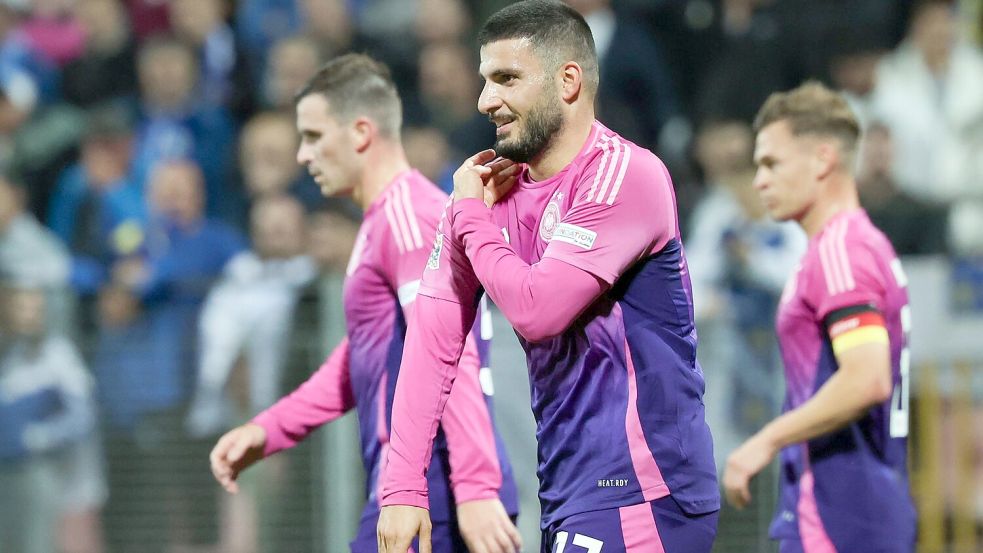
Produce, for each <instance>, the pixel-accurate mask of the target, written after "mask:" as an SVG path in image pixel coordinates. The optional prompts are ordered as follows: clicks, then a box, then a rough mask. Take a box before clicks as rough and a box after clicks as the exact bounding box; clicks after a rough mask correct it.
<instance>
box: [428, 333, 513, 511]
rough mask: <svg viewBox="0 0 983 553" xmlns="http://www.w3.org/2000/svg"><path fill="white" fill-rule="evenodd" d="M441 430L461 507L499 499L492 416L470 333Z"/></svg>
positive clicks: (451, 475) (452, 484) (500, 480)
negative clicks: (476, 502) (480, 378)
mask: <svg viewBox="0 0 983 553" xmlns="http://www.w3.org/2000/svg"><path fill="white" fill-rule="evenodd" d="M458 368H459V370H458V372H457V378H456V379H455V380H454V386H453V387H452V388H451V392H450V396H449V398H448V400H447V407H446V408H445V409H444V415H443V417H441V419H440V426H441V428H442V429H443V430H444V436H446V438H447V447H448V452H449V457H450V468H451V471H450V481H451V487H452V488H453V490H454V500H455V501H456V502H457V503H464V502H465V501H473V500H476V499H491V498H495V497H498V490H499V489H500V488H501V487H502V471H501V466H500V465H499V460H498V450H497V448H496V446H495V434H494V432H493V430H492V420H491V413H489V412H488V404H486V403H485V395H484V393H482V391H481V383H480V381H479V378H478V377H479V372H480V370H481V363H480V361H479V357H478V348H477V345H476V344H475V341H474V333H469V334H468V338H467V343H466V344H465V346H464V353H463V354H462V355H461V360H460V362H459V363H458Z"/></svg>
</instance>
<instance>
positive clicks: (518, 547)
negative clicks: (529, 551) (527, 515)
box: [505, 520, 522, 551]
mask: <svg viewBox="0 0 983 553" xmlns="http://www.w3.org/2000/svg"><path fill="white" fill-rule="evenodd" d="M505 535H506V536H507V537H508V539H509V541H510V542H512V545H513V546H514V548H515V549H514V550H515V551H522V536H521V535H520V534H519V529H518V528H516V527H515V524H513V523H512V521H511V520H509V521H508V524H506V525H505Z"/></svg>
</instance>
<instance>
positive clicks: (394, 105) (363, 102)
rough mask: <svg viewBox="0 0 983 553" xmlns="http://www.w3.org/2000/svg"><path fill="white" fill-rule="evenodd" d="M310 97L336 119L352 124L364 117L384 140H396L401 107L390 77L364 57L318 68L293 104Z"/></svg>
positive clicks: (345, 57)
mask: <svg viewBox="0 0 983 553" xmlns="http://www.w3.org/2000/svg"><path fill="white" fill-rule="evenodd" d="M311 94H320V95H322V96H324V98H325V99H326V100H327V101H328V109H329V110H331V113H332V114H333V115H334V116H335V117H337V118H339V119H342V120H345V121H351V120H353V119H355V118H356V117H359V116H362V115H367V116H369V117H371V118H372V120H373V121H375V122H376V124H377V125H379V130H380V132H381V133H382V134H383V135H384V136H386V137H388V138H392V139H398V138H399V130H400V127H401V126H402V124H403V106H402V102H401V101H400V99H399V93H398V92H397V91H396V85H395V83H393V80H392V74H391V73H390V71H389V68H388V67H386V65H385V64H383V63H382V62H379V61H376V60H375V59H373V58H371V57H369V56H367V55H365V54H345V55H342V56H338V57H336V58H334V59H332V60H331V61H329V62H327V63H326V64H324V65H322V66H321V68H320V69H319V70H318V71H317V73H315V74H314V76H313V77H311V79H310V80H309V81H307V84H305V85H304V87H303V88H301V89H300V91H299V92H297V95H296V96H295V97H294V101H295V103H299V102H300V101H301V100H302V99H304V98H305V97H307V96H309V95H311Z"/></svg>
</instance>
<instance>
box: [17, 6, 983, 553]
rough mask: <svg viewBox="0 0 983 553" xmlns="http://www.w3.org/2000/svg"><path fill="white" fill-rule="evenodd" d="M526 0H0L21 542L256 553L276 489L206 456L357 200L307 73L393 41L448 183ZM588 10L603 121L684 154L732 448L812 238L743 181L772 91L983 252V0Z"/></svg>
mask: <svg viewBox="0 0 983 553" xmlns="http://www.w3.org/2000/svg"><path fill="white" fill-rule="evenodd" d="M507 3H509V2H508V1H506V0H488V1H482V0H237V1H236V0H170V1H167V0H0V283H2V284H0V323H2V325H0V421H2V424H0V489H2V490H3V493H2V494H0V552H6V551H8V550H9V551H15V552H24V553H28V552H33V551H38V552H44V553H50V552H52V551H62V552H66V553H67V552H71V553H83V552H86V553H95V552H102V551H158V550H159V551H174V550H176V549H173V547H174V544H178V545H180V546H182V547H186V549H185V550H203V551H204V550H214V549H208V548H210V547H211V548H214V547H217V546H222V547H226V548H227V550H234V551H250V550H255V548H256V547H258V546H257V545H256V543H258V542H259V541H261V540H260V537H256V536H255V535H254V534H255V533H256V531H255V528H253V529H252V531H253V534H250V533H249V531H247V530H249V529H250V525H249V524H248V523H244V522H242V521H249V520H255V519H256V518H257V517H258V516H260V515H258V514H257V513H258V512H260V511H261V510H262V509H267V511H269V510H271V509H273V507H270V505H273V506H274V507H275V505H276V501H275V500H272V499H271V500H270V501H265V502H259V504H257V503H254V504H252V505H250V504H248V503H242V502H239V503H230V500H228V499H219V496H218V488H217V487H216V486H214V485H213V484H212V483H211V482H210V481H209V479H210V474H209V473H208V471H207V463H206V461H205V459H206V458H207V451H208V448H209V446H210V444H211V442H212V440H213V439H214V436H215V435H216V434H217V433H218V432H219V431H220V430H223V429H225V428H227V427H228V426H229V425H230V424H232V423H234V422H236V421H239V420H242V419H243V417H247V416H249V415H251V414H253V413H255V412H257V411H258V410H259V409H261V408H263V407H265V406H267V405H269V404H270V403H271V402H272V401H273V400H274V399H275V398H276V397H279V396H280V395H281V394H283V393H284V392H285V391H287V390H288V389H289V388H288V386H287V382H288V381H289V377H288V376H287V373H288V372H289V370H288V366H289V364H290V362H289V357H290V356H289V355H288V353H289V352H291V351H293V350H294V349H295V348H296V347H300V346H298V344H299V343H300V342H302V341H304V340H313V339H312V338H311V336H317V333H311V332H306V333H305V332H302V330H304V329H301V328H299V326H298V325H300V326H305V325H306V326H316V325H318V324H323V321H320V320H319V318H318V314H317V313H316V312H315V313H314V314H311V313H303V311H304V306H306V305H309V304H310V303H311V298H312V297H313V298H314V303H316V299H317V290H318V286H317V283H318V282H319V280H321V279H324V278H326V275H331V274H341V273H343V272H344V269H345V265H346V263H347V259H348V255H349V253H350V251H351V248H352V244H353V242H354V239H355V235H356V232H357V227H358V222H359V218H360V214H359V213H358V211H357V209H355V208H354V206H353V204H351V203H350V202H348V201H346V200H329V199H325V198H323V197H321V195H320V193H319V190H318V189H317V186H316V185H315V184H314V182H313V180H312V179H311V178H310V177H309V176H308V175H307V174H306V173H305V172H304V171H303V170H302V168H300V167H299V166H298V165H297V164H296V161H295V154H296V148H297V144H298V138H297V136H296V131H295V127H294V121H293V95H294V93H295V91H297V90H298V89H299V88H300V86H301V85H302V84H303V83H304V82H305V80H306V79H307V78H308V77H309V76H311V75H312V74H313V73H314V72H315V70H316V69H317V67H318V66H319V65H320V64H321V63H322V62H323V61H325V60H326V59H329V58H330V57H331V56H333V55H335V54H338V53H341V52H346V51H350V50H356V51H363V52H367V53H370V54H372V55H374V56H376V57H378V58H379V59H381V60H383V61H385V62H386V63H388V64H389V65H390V67H391V68H392V71H393V75H394V78H395V81H396V82H397V85H398V87H399V88H400V92H401V95H402V97H403V100H404V123H405V132H404V136H403V142H404V146H405V148H406V150H407V154H408V155H409V157H410V161H411V163H412V164H413V165H414V166H416V167H417V168H418V169H420V170H421V172H422V173H424V174H425V175H426V176H428V177H429V178H431V179H432V180H433V181H435V182H437V183H438V185H440V186H441V187H442V188H445V189H449V187H450V186H451V182H450V175H451V173H452V172H453V170H454V168H456V167H457V166H458V164H459V163H460V162H461V161H462V160H463V159H464V158H465V157H467V156H469V155H471V154H472V153H474V152H476V151H478V150H481V149H484V148H486V147H488V146H489V145H491V143H492V142H493V140H494V130H493V126H492V125H491V124H489V123H488V121H487V119H486V118H485V117H484V116H482V115H481V114H479V113H478V112H477V111H476V99H477V95H478V93H479V91H480V89H481V86H482V83H481V79H480V77H479V75H478V73H477V61H478V57H477V52H476V49H475V47H474V43H473V39H474V36H473V35H474V32H475V29H476V22H480V21H481V20H482V19H483V18H484V17H485V16H487V15H488V14H490V13H492V12H493V11H495V10H496V9H498V8H500V7H501V6H502V5H504V4H507ZM569 3H570V4H572V5H573V6H574V7H576V8H577V9H579V10H580V11H581V12H582V13H583V14H584V15H585V17H586V19H587V21H588V23H589V24H590V26H591V29H592V31H593V34H594V37H595V42H596V45H597V49H598V54H599V58H600V69H601V88H600V93H599V106H598V113H599V118H600V119H601V121H602V122H604V123H605V124H607V125H608V126H610V127H611V128H612V129H614V130H615V131H617V132H619V133H621V134H622V135H623V136H625V137H627V138H629V139H631V140H633V141H635V142H637V143H638V144H640V145H643V146H645V147H649V148H651V149H652V150H654V151H655V152H657V153H658V154H659V155H660V156H661V157H662V158H663V159H664V160H665V161H666V163H667V164H668V165H669V167H670V169H671V172H672V174H673V178H674V183H675V186H676V192H677V197H678V201H679V209H680V215H681V223H682V225H683V234H684V240H685V242H686V246H687V250H688V255H689V262H690V267H691V270H692V277H693V281H694V289H695V293H694V295H695V298H696V300H695V301H696V309H697V316H698V322H699V324H700V329H701V342H702V343H707V341H712V342H715V343H717V344H718V346H719V344H726V346H725V347H715V348H713V350H712V351H714V352H722V354H721V355H719V356H714V355H713V353H712V352H711V353H708V354H707V355H710V356H711V358H709V359H705V360H704V365H705V366H706V367H707V373H708V378H707V380H708V385H709V386H710V387H711V395H708V398H712V397H714V393H713V389H714V388H716V389H717V390H718V392H717V394H716V397H718V398H726V404H725V405H720V404H718V405H715V406H711V407H712V411H716V416H715V419H713V420H711V426H712V427H714V425H717V426H716V427H714V432H715V436H717V437H718V440H723V441H724V443H726V442H727V440H728V437H729V436H736V438H734V439H738V438H739V437H740V436H743V435H745V434H746V433H747V432H748V431H749V430H751V429H754V428H757V427H758V426H760V424H761V423H762V422H763V421H765V420H766V419H767V418H769V415H770V414H771V413H773V412H775V410H776V408H777V407H776V406H775V405H774V401H775V397H776V387H777V386H779V385H780V381H777V380H776V378H775V376H776V375H777V374H778V368H777V362H776V352H775V343H774V338H773V332H772V326H771V325H772V320H773V318H772V317H773V312H774V308H775V305H776V302H777V297H778V295H779V293H780V290H781V287H782V285H783V283H784V280H785V277H786V276H787V275H788V274H789V272H790V271H791V270H792V268H793V267H794V266H795V265H796V263H797V261H798V258H799V256H800V255H801V253H802V252H803V250H804V248H805V238H804V236H803V235H801V233H800V232H799V231H798V230H797V229H796V228H792V227H790V226H787V225H781V224H776V223H773V222H770V221H768V220H767V218H766V217H765V215H764V214H763V212H762V210H761V208H760V206H759V205H758V204H757V200H756V198H755V197H754V195H753V191H752V190H751V188H750V180H751V176H752V175H753V172H754V166H753V164H752V161H751V153H752V150H753V146H754V144H753V135H752V132H751V128H750V120H751V119H752V118H753V116H754V114H755V112H756V110H757V108H758V107H759V106H760V105H761V103H762V102H763V101H764V99H765V98H766V97H767V95H768V94H769V93H771V92H773V91H776V90H783V89H788V88H791V87H793V86H796V85H798V84H799V83H800V82H802V81H803V80H805V79H808V78H816V79H820V80H823V81H825V82H828V83H830V84H831V85H833V86H834V87H836V88H838V89H840V90H841V91H843V92H844V94H846V95H847V97H848V98H849V100H850V102H851V103H852V105H853V106H854V108H855V109H856V111H857V113H858V115H859V116H860V117H861V119H862V120H863V122H864V125H865V128H866V134H865V139H864V143H863V148H862V155H861V156H860V159H859V161H858V163H859V167H858V175H859V184H860V193H861V196H862V202H863V204H864V206H865V207H866V208H867V210H868V211H869V213H870V215H871V218H872V219H873V220H874V222H875V223H876V224H877V225H878V226H879V227H880V228H882V229H883V230H884V231H885V232H886V233H887V234H888V236H889V237H890V238H891V240H892V241H893V242H894V245H895V248H896V249H897V250H898V252H899V253H900V254H901V255H923V254H945V255H950V256H958V257H959V258H961V259H974V258H980V257H983V232H980V231H979V228H978V221H979V220H980V219H981V218H983V53H981V41H983V8H981V3H980V2H976V1H972V0H966V1H955V0H953V1H944V0H929V1H920V0H826V1H824V2H815V1H812V0H622V1H618V0H570V2H569ZM975 274H977V275H978V274H983V271H977V272H976V273H975ZM981 280H983V279H981ZM981 288H983V285H981ZM327 300H330V301H336V298H326V301H327ZM315 311H317V309H315ZM298 321H303V322H302V323H298ZM306 326H305V328H306ZM308 347H310V346H308ZM314 347H315V349H316V350H317V351H318V352H319V351H320V350H319V347H318V346H317V345H315V346H314ZM316 355H317V353H316V354H315V357H316ZM737 363H740V366H737ZM301 364H302V365H303V363H301ZM314 366H316V365H314V364H312V363H307V367H304V368H301V369H299V370H300V371H301V372H300V373H299V374H301V376H302V375H303V370H304V369H305V368H306V370H310V368H312V367H314ZM718 449H721V450H722V451H724V452H726V451H728V450H729V449H730V447H727V446H726V445H722V446H720V447H718ZM178 450H180V451H181V452H182V454H180V455H177V454H175V451H178ZM271 470H273V471H274V472H275V471H276V470H279V471H280V472H281V473H282V472H283V470H282V469H271ZM274 477H278V478H282V477H283V476H282V474H280V475H279V476H276V475H274V476H270V477H269V478H274ZM257 493H258V492H257ZM269 516H270V515H268V514H267V518H268V517H269ZM230 520H235V521H239V522H238V523H235V524H232V523H229V521H230ZM230 524H232V526H233V527H234V529H235V530H237V532H233V531H228V527H229V526H230ZM223 529H224V530H223ZM244 533H245V534H246V535H247V536H249V535H252V536H253V538H255V539H254V540H253V541H252V542H251V544H250V543H246V542H249V540H248V539H247V538H243V537H242V536H243V534H244ZM236 536H237V537H236ZM235 539H238V540H240V541H242V542H243V543H237V544H236V545H234V546H233V545H230V543H231V542H230V540H235ZM269 539H273V538H269ZM195 547H198V548H199V549H194V548H195ZM168 548H171V549H168ZM250 548H253V549H250Z"/></svg>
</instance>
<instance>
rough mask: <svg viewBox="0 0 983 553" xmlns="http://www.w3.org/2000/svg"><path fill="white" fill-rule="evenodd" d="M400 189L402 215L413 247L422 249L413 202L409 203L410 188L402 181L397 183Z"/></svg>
mask: <svg viewBox="0 0 983 553" xmlns="http://www.w3.org/2000/svg"><path fill="white" fill-rule="evenodd" d="M399 189H400V200H401V201H402V203H403V213H405V214H406V220H407V222H409V225H410V233H411V234H412V236H413V245H414V246H415V247H416V248H422V247H423V236H421V235H420V224H419V223H418V222H417V220H416V211H414V210H413V202H411V201H410V186H409V184H408V183H407V182H406V179H403V180H402V181H400V183H399Z"/></svg>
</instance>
